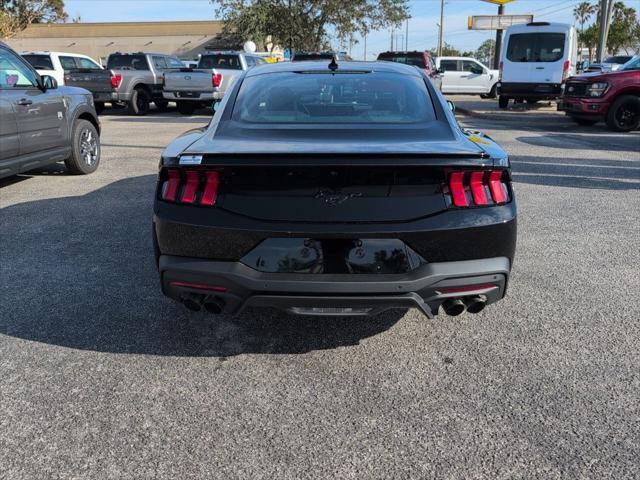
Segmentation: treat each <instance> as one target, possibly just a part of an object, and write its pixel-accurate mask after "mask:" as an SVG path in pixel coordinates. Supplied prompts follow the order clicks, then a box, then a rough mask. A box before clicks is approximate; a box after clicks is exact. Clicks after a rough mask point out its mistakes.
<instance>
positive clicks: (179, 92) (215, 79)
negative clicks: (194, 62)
mask: <svg viewBox="0 0 640 480" xmlns="http://www.w3.org/2000/svg"><path fill="white" fill-rule="evenodd" d="M266 63H267V61H266V60H265V59H264V58H262V57H260V56H258V55H253V54H249V53H243V52H216V53H206V54H204V55H202V56H201V57H200V61H199V62H198V68H197V69H193V68H181V69H180V71H177V72H170V73H166V74H165V76H164V93H163V95H164V98H165V100H167V101H172V102H176V105H177V107H178V111H179V112H180V113H182V114H183V115H191V114H192V113H193V112H194V111H195V110H196V109H197V108H199V107H203V106H206V105H210V104H211V103H213V102H215V101H216V100H220V99H222V97H223V96H224V94H225V92H227V90H229V87H231V85H233V83H234V82H235V81H236V80H237V79H238V78H239V77H240V76H241V75H242V73H243V72H244V71H245V70H248V69H249V68H251V67H253V66H255V65H262V64H266Z"/></svg>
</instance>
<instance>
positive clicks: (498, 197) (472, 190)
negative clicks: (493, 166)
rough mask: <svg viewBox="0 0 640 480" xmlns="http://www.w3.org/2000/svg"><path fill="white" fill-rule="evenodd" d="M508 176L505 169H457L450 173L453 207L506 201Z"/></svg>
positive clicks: (507, 197)
mask: <svg viewBox="0 0 640 480" xmlns="http://www.w3.org/2000/svg"><path fill="white" fill-rule="evenodd" d="M507 183H508V178H507V176H506V172H505V171H503V170H472V171H468V170H465V171H457V172H451V173H450V174H449V181H448V193H449V195H450V200H451V206H453V207H463V208H464V207H485V206H488V205H499V204H502V203H506V202H507V201H508V199H509V189H508V186H507Z"/></svg>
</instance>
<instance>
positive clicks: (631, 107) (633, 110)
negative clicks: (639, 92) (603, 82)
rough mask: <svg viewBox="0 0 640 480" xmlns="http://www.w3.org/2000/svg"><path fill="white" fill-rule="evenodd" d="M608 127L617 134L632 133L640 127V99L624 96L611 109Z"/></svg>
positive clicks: (608, 114) (633, 96)
mask: <svg viewBox="0 0 640 480" xmlns="http://www.w3.org/2000/svg"><path fill="white" fill-rule="evenodd" d="M606 123H607V127H609V128H610V129H611V130H613V131H616V132H630V131H631V130H636V129H637V128H638V127H640V97H636V96H635V95H622V96H621V97H619V98H618V99H616V101H615V102H613V104H612V105H611V107H610V108H609V112H608V113H607V118H606Z"/></svg>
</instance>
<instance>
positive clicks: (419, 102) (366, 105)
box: [232, 72, 435, 124]
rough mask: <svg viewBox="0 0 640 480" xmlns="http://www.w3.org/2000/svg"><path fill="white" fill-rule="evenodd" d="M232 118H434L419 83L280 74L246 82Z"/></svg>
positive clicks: (375, 76) (378, 76)
mask: <svg viewBox="0 0 640 480" xmlns="http://www.w3.org/2000/svg"><path fill="white" fill-rule="evenodd" d="M232 118H233V119H234V120H237V121H241V122H249V123H391V124H402V123H421V122H427V121H430V120H433V119H434V118H435V114H434V110H433V104H432V103H431V97H430V96H429V92H428V91H427V88H426V85H425V83H424V81H423V80H422V79H421V78H419V77H413V76H409V75H398V74H394V73H382V72H379V73H338V74H330V73H317V72H309V73H295V72H283V73H274V74H268V75H257V76H255V77H249V78H247V79H246V80H245V81H244V82H243V83H242V86H241V88H240V92H239V93H238V98H237V100H236V103H235V106H234V109H233V114H232Z"/></svg>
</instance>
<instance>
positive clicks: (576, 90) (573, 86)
mask: <svg viewBox="0 0 640 480" xmlns="http://www.w3.org/2000/svg"><path fill="white" fill-rule="evenodd" d="M586 94H587V84H586V83H580V82H569V83H567V84H566V86H565V87H564V95H565V96H566V97H584V96H586Z"/></svg>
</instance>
